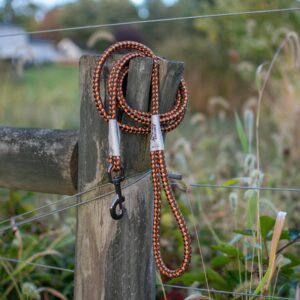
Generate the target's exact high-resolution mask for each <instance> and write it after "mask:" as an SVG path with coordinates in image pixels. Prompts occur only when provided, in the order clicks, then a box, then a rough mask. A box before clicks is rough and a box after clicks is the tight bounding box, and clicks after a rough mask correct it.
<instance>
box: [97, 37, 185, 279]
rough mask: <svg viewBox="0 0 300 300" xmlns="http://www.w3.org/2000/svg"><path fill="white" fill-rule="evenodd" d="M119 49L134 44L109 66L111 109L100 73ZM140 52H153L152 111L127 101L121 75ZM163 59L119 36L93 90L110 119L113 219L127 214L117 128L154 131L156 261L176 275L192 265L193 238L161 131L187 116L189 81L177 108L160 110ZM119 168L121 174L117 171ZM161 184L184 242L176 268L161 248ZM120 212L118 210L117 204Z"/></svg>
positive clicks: (181, 88) (180, 91) (102, 113)
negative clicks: (119, 117) (124, 117)
mask: <svg viewBox="0 0 300 300" xmlns="http://www.w3.org/2000/svg"><path fill="white" fill-rule="evenodd" d="M121 49H130V50H133V51H131V52H129V53H128V54H125V55H123V56H122V57H121V58H120V59H119V60H117V61H116V62H115V63H114V64H113V67H112V69H111V71H110V74H109V78H108V81H107V91H108V96H109V103H108V111H106V110H105V107H104V103H103V101H102V99H101V96H100V76H101V71H102V69H103V66H104V63H105V62H106V60H107V59H108V58H109V57H110V56H111V55H112V54H113V53H114V52H116V51H118V50H121ZM136 57H150V58H152V59H153V68H152V74H151V112H143V111H138V110H135V109H133V108H132V107H130V106H129V105H128V104H127V101H126V99H125V96H124V94H123V88H122V87H123V81H124V79H125V77H126V75H127V73H128V64H129V61H130V60H131V59H133V58H136ZM159 64H160V58H159V57H157V56H155V55H154V53H153V52H152V50H151V49H149V48H148V47H146V46H145V45H142V44H140V43H137V42H131V41H125V42H119V43H116V44H114V45H112V46H111V47H109V48H108V49H107V50H106V51H105V52H104V53H103V55H102V56H101V58H100V59H99V61H98V63H97V65H96V67H95V71H94V78H93V94H94V100H95V104H96V107H97V109H98V111H99V114H100V116H101V117H102V118H104V120H106V121H107V122H108V123H109V159H108V161H109V163H110V166H109V169H108V173H109V178H110V181H111V182H112V183H114V185H115V189H116V194H117V198H116V200H115V201H114V203H113V205H112V207H111V211H110V212H111V215H112V217H113V218H114V219H120V218H121V217H122V216H123V209H122V203H123V202H124V201H125V198H124V197H123V196H122V193H121V186H120V183H121V181H122V180H124V169H123V167H122V163H121V155H120V132H119V129H121V130H122V131H125V132H129V133H135V134H151V138H150V158H151V169H152V180H153V188H154V220H153V252H154V257H155V261H156V264H157V267H158V268H159V270H160V272H161V273H162V274H163V275H166V276H168V277H171V278H172V277H177V276H180V275H182V274H183V273H184V272H185V271H186V269H187V268H188V265H189V262H190V259H191V240H190V234H189V231H188V229H187V226H186V223H185V220H184V218H183V216H182V214H181V211H180V209H179V207H178V205H177V202H176V200H175V197H174V194H173V191H172V188H171V185H170V183H169V178H168V174H167V167H166V163H165V156H164V143H163V137H162V132H169V131H171V130H173V129H174V128H176V127H177V126H178V125H179V124H180V122H181V121H182V120H183V117H184V114H185V111H186V107H187V102H188V96H187V88H186V85H185V81H184V79H183V78H182V79H181V81H180V84H179V88H178V91H177V97H176V101H175V104H174V106H173V108H172V109H171V110H170V111H168V112H166V113H163V114H159V96H158V88H159ZM117 109H121V110H122V111H123V112H124V113H125V114H126V115H127V116H129V117H130V118H131V119H132V120H134V121H135V124H136V125H127V124H123V123H120V122H118V121H117ZM115 174H117V175H115ZM161 187H163V189H164V191H165V194H166V198H167V200H168V203H169V205H170V207H171V210H172V212H173V214H174V216H175V219H176V222H177V224H178V226H179V229H180V232H181V235H182V239H183V246H184V256H183V260H182V263H181V265H180V266H179V267H178V268H177V269H175V270H171V269H169V268H168V267H167V266H166V265H165V263H164V261H163V259H162V256H161V251H160V220H161V204H162V203H161V202H162V201H161ZM117 207H118V208H119V211H120V213H117V211H116V208H117Z"/></svg>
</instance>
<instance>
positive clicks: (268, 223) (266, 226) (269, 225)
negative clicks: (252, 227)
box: [260, 216, 275, 239]
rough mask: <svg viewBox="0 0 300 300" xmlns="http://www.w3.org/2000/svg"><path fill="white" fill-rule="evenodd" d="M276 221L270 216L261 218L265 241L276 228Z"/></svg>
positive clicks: (261, 229) (262, 233) (261, 230)
mask: <svg viewBox="0 0 300 300" xmlns="http://www.w3.org/2000/svg"><path fill="white" fill-rule="evenodd" d="M274 224H275V219H274V218H272V217H270V216H261V217H260V233H261V236H262V238H263V239H266V238H267V237H268V234H269V233H270V231H271V230H272V229H273V228H274Z"/></svg>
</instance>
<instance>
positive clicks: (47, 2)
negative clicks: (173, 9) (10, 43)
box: [0, 0, 177, 8]
mask: <svg viewBox="0 0 300 300" xmlns="http://www.w3.org/2000/svg"><path fill="white" fill-rule="evenodd" d="M130 1H131V2H132V3H134V4H137V5H139V4H142V3H143V0H130ZM176 1H177V0H163V2H164V3H165V4H167V5H172V4H174V3H175V2H176ZM3 2H4V0H0V3H1V4H3ZM18 2H19V3H20V4H21V3H22V2H23V3H24V0H15V1H14V4H15V5H18ZM28 2H29V1H28ZM30 2H34V3H36V4H39V5H41V6H44V7H47V8H52V7H55V6H56V5H60V4H64V3H70V2H76V0H31V1H30Z"/></svg>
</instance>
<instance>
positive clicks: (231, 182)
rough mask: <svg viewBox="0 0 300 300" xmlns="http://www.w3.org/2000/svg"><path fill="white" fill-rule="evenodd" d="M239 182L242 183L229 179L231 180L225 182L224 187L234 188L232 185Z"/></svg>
mask: <svg viewBox="0 0 300 300" xmlns="http://www.w3.org/2000/svg"><path fill="white" fill-rule="evenodd" d="M239 182H240V180H239V179H229V180H227V181H225V182H224V183H223V185H224V186H232V185H236V184H238V183H239Z"/></svg>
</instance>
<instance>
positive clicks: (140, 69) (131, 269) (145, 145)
mask: <svg viewBox="0 0 300 300" xmlns="http://www.w3.org/2000/svg"><path fill="white" fill-rule="evenodd" d="M116 58H117V56H115V57H113V58H112V59H111V60H110V61H108V62H107V64H106V65H105V67H104V71H103V74H102V77H101V83H102V85H101V86H102V90H101V93H102V96H103V98H104V99H105V98H106V96H107V95H106V90H105V87H104V83H105V82H106V80H107V75H108V72H109V70H110V68H111V66H112V62H113V60H114V59H116ZM98 59H99V57H97V56H83V57H82V58H81V60H80V90H81V110H80V130H79V132H78V131H71V130H51V129H20V128H7V127H5V128H0V187H5V188H13V189H24V190H32V191H39V192H47V193H56V194H69V195H71V194H74V193H76V192H77V191H78V192H84V191H85V190H88V189H90V188H92V187H94V186H96V185H99V184H100V185H101V184H102V183H106V182H107V181H108V179H107V174H106V168H107V152H108V149H107V142H108V137H107V135H108V128H107V123H106V122H105V121H103V120H102V119H101V118H100V117H99V115H98V112H97V110H96V107H95V105H94V100H93V96H92V76H93V71H94V67H95V64H96V62H97V60H98ZM151 70H152V59H150V58H135V59H133V60H132V61H131V62H130V65H129V73H128V79H127V89H126V99H127V100H128V103H129V105H131V106H132V107H134V108H136V109H139V110H143V111H148V110H149V106H150V102H149V101H150V100H149V94H150V84H151ZM182 72H183V64H182V63H180V62H170V61H167V60H162V63H161V65H160V90H159V94H160V110H161V111H160V112H165V111H167V110H169V109H170V107H171V106H172V105H173V103H174V100H175V96H176V91H177V88H178V85H179V81H180V78H181V76H182ZM119 118H122V121H123V122H128V123H130V122H132V121H131V120H128V119H126V118H125V116H122V115H120V116H119ZM121 139H122V141H121V144H122V159H123V162H124V166H125V169H126V175H127V176H130V175H133V174H137V173H139V172H143V171H146V170H148V169H149V137H147V136H138V135H132V134H126V133H122V138H121ZM123 185H126V181H125V182H124V183H123ZM112 189H113V187H106V188H105V189H104V188H99V189H95V190H93V191H92V192H89V193H88V194H82V195H81V197H80V198H79V199H78V201H85V200H88V199H91V198H94V197H97V196H101V195H102V194H104V193H106V192H107V191H110V190H112ZM87 195H88V196H87ZM124 195H125V198H126V200H125V207H126V213H125V215H124V217H123V218H122V219H121V220H119V221H116V220H113V219H112V218H111V216H110V214H109V207H110V205H111V202H112V200H113V197H114V196H113V195H110V196H106V197H104V198H102V199H101V200H99V201H93V202H89V203H88V204H86V205H81V206H79V207H78V210H77V239H76V257H75V258H76V259H75V264H76V266H75V290H74V298H75V299H76V300H87V299H88V300H100V299H101V300H102V299H108V300H112V299H113V300H118V299H120V300H121V299H122V300H123V299H139V300H140V299H145V300H147V299H151V300H152V299H155V266H154V260H153V253H152V237H151V236H152V222H153V220H152V218H153V201H152V198H153V195H152V188H151V180H150V175H148V176H145V177H144V178H143V179H141V180H140V181H139V182H137V183H136V184H134V185H132V186H130V187H128V188H126V189H125V190H124Z"/></svg>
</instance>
